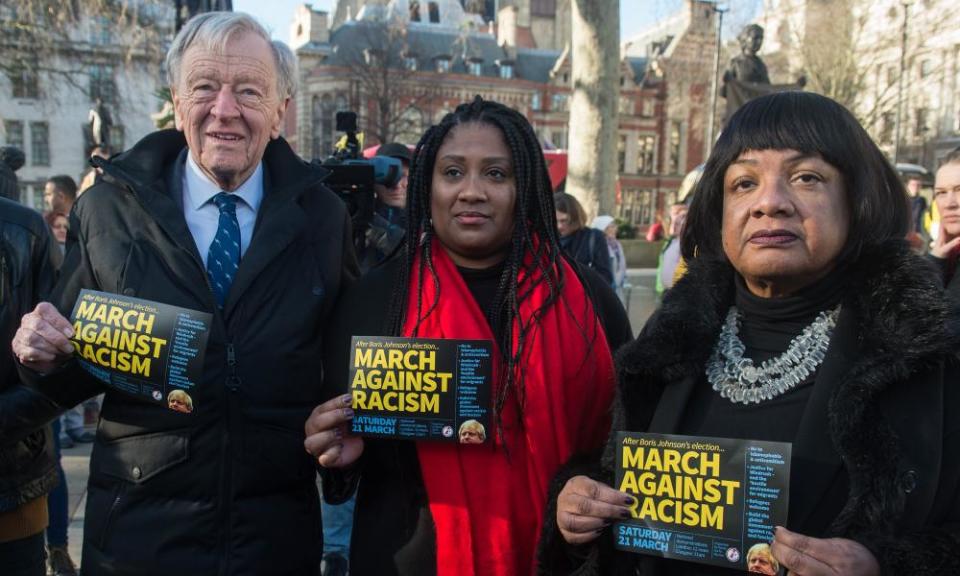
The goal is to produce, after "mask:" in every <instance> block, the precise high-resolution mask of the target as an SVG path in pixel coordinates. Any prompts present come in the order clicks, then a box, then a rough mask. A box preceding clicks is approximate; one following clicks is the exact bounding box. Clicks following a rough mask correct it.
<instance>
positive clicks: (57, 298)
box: [18, 209, 103, 411]
mask: <svg viewBox="0 0 960 576" xmlns="http://www.w3.org/2000/svg"><path fill="white" fill-rule="evenodd" d="M54 249H55V247H54ZM51 279H52V276H51ZM44 282H46V280H44ZM51 284H52V280H51ZM98 287H99V285H98V283H97V281H96V277H95V275H94V273H93V270H92V267H91V266H90V260H89V258H88V255H87V249H86V244H85V242H84V238H83V232H82V230H81V222H80V218H79V217H78V216H77V210H76V209H74V211H73V212H72V213H71V215H70V230H69V232H68V233H67V253H66V255H65V257H64V262H63V266H62V267H61V268H60V278H59V280H58V281H57V282H56V284H55V285H53V288H52V290H50V289H47V290H46V294H49V301H50V302H51V303H52V304H53V305H54V306H56V308H57V310H59V311H60V313H61V314H63V315H64V316H65V317H69V315H70V312H71V310H72V309H73V305H74V303H75V302H76V300H77V296H79V294H80V290H81V289H83V288H98ZM40 294H41V295H45V294H44V291H41V292H40ZM18 370H19V373H20V379H21V382H24V383H25V384H26V385H28V386H29V387H31V388H32V389H33V390H35V391H36V392H38V393H39V394H41V395H42V396H44V397H46V398H47V400H49V401H50V402H53V403H54V404H56V405H58V406H59V407H60V409H61V411H62V410H66V409H68V408H71V407H73V406H76V405H77V404H79V403H80V402H82V401H83V400H86V399H87V398H90V397H93V396H96V395H97V394H100V393H101V392H103V387H102V386H101V384H100V383H99V382H98V381H97V380H95V379H94V378H93V377H92V376H90V375H89V374H87V373H86V372H85V371H84V370H83V369H82V368H80V365H79V364H78V363H77V362H76V361H75V360H73V359H71V360H69V361H67V363H66V364H64V365H63V366H62V367H61V368H60V369H59V370H57V371H55V372H53V373H50V374H47V375H40V374H38V373H36V372H34V371H33V370H30V369H29V368H25V367H24V366H22V365H19V364H18Z"/></svg>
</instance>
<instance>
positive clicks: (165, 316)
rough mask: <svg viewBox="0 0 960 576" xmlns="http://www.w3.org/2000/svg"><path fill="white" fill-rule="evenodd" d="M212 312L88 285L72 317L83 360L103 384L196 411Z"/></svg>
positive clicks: (88, 370) (170, 406)
mask: <svg viewBox="0 0 960 576" xmlns="http://www.w3.org/2000/svg"><path fill="white" fill-rule="evenodd" d="M211 318H212V317H211V315H210V314H207V313H205V312H197V311H195V310H188V309H186V308H178V307H176V306H169V305H167V304H162V303H159V302H151V301H148V300H141V299H139V298H130V297H128V296H120V295H117V294H108V293H105V292H97V291H94V290H83V291H81V292H80V296H79V297H78V298H77V303H76V305H75V306H74V308H73V313H72V314H71V316H70V321H71V322H72V324H73V330H74V332H75V335H74V337H73V347H74V349H75V351H76V356H77V358H78V360H79V361H80V364H81V366H83V368H84V369H85V370H86V371H87V372H89V373H90V374H92V375H93V376H94V377H96V378H97V379H99V380H100V381H101V382H103V383H104V384H106V385H108V386H110V387H111V388H114V389H116V390H119V391H121V392H125V393H127V394H133V395H135V396H139V397H143V398H148V399H150V400H151V401H153V402H157V403H162V404H164V405H166V406H167V407H169V408H170V409H172V410H176V411H178V412H192V411H193V409H194V406H193V398H192V396H193V393H194V390H193V389H194V388H195V387H196V385H197V384H198V382H199V381H200V374H201V370H202V367H203V356H204V352H205V351H206V345H207V337H208V336H209V334H210V321H211Z"/></svg>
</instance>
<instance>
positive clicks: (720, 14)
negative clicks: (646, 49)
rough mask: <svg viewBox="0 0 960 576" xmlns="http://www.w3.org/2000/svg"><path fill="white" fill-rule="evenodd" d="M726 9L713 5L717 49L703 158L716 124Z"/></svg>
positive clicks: (708, 154) (708, 149)
mask: <svg viewBox="0 0 960 576" xmlns="http://www.w3.org/2000/svg"><path fill="white" fill-rule="evenodd" d="M727 10H728V8H721V7H720V6H719V5H717V4H714V5H713V11H714V13H715V14H716V15H717V48H716V54H714V56H713V86H712V89H711V92H710V118H709V120H708V121H707V141H706V142H705V143H704V149H705V152H704V157H708V156H710V150H711V149H712V148H713V127H714V125H716V123H717V92H718V91H719V90H720V86H719V84H720V81H719V79H718V77H719V76H720V36H721V33H722V32H723V13H724V12H726V11H727Z"/></svg>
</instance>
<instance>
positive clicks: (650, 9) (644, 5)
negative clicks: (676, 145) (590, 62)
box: [233, 0, 683, 42]
mask: <svg viewBox="0 0 960 576" xmlns="http://www.w3.org/2000/svg"><path fill="white" fill-rule="evenodd" d="M303 3H304V2H302V1H297V0H233V9H234V10H236V11H238V12H247V13H249V14H252V15H253V16H255V17H256V18H257V19H258V20H260V22H262V23H263V24H264V25H266V27H267V28H268V29H269V30H270V31H271V32H272V33H273V37H274V38H275V39H277V40H283V41H284V42H287V41H288V40H289V38H290V23H291V22H292V21H293V14H294V11H295V10H296V8H297V6H299V5H300V4H303ZM312 4H313V7H314V8H316V9H318V10H331V9H332V7H333V4H334V0H315V1H314V2H312ZM682 5H683V0H620V39H621V41H623V40H627V39H629V38H630V37H631V36H634V35H636V34H637V33H638V32H641V31H642V30H644V29H646V28H648V27H649V26H651V25H653V24H655V23H656V22H658V21H659V20H661V19H663V18H666V17H667V16H669V15H670V14H671V13H673V12H674V11H676V10H677V9H679V8H680V7H681V6H682Z"/></svg>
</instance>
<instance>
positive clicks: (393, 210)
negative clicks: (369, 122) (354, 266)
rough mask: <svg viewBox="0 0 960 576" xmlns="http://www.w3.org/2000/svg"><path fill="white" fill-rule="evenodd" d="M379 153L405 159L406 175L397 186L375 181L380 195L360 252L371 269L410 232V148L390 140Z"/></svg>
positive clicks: (364, 268)
mask: <svg viewBox="0 0 960 576" xmlns="http://www.w3.org/2000/svg"><path fill="white" fill-rule="evenodd" d="M377 156H387V157H389V158H396V159H397V160H399V161H400V162H402V163H403V176H401V177H400V180H399V181H398V182H397V184H396V185H395V186H392V187H387V186H384V185H382V184H375V185H374V191H375V193H376V196H377V200H376V207H375V208H374V214H373V219H372V220H371V221H370V228H369V229H368V230H367V245H366V247H365V248H364V250H363V254H361V255H360V269H361V270H362V271H363V272H366V271H367V270H370V269H371V268H373V267H374V266H376V265H377V264H379V263H381V262H383V261H384V260H386V259H387V258H388V257H389V256H390V254H392V253H393V251H394V250H395V249H396V248H397V246H399V245H400V242H401V241H402V240H403V237H404V236H405V234H406V228H407V225H406V205H407V174H408V173H409V172H410V149H409V148H408V147H407V146H406V145H405V144H400V143H399V142H390V143H388V144H384V145H382V146H380V148H379V149H378V150H377Z"/></svg>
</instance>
